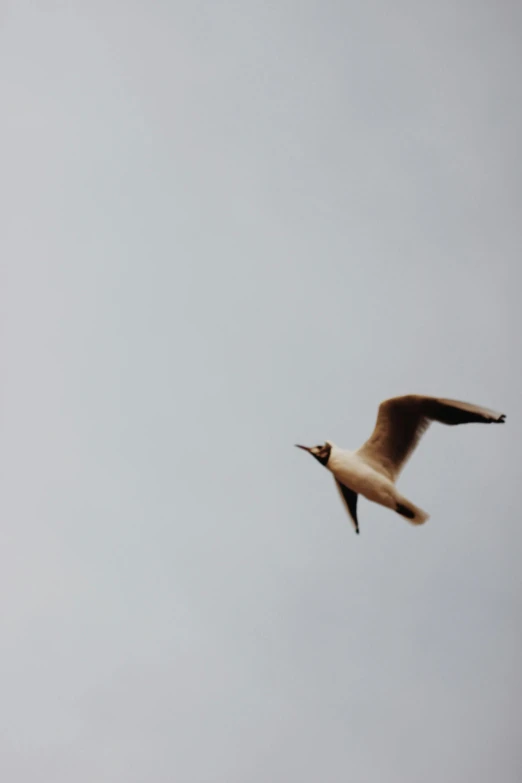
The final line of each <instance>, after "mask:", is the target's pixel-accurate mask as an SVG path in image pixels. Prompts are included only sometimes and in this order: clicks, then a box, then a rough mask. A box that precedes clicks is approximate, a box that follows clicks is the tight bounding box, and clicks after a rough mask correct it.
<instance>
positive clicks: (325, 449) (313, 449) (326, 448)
mask: <svg viewBox="0 0 522 783" xmlns="http://www.w3.org/2000/svg"><path fill="white" fill-rule="evenodd" d="M296 447H297V448H298V449H303V451H307V452H308V453H309V454H311V455H312V457H315V458H316V460H318V462H320V463H321V465H324V466H325V467H326V466H327V465H328V460H329V459H330V452H331V451H332V444H331V443H330V442H329V441H326V443H325V444H324V445H323V446H300V445H299V444H298V443H296Z"/></svg>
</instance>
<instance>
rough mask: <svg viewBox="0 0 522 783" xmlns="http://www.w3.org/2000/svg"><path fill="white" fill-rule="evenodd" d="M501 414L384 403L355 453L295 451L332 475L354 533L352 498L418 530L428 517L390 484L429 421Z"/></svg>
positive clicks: (453, 403) (403, 401)
mask: <svg viewBox="0 0 522 783" xmlns="http://www.w3.org/2000/svg"><path fill="white" fill-rule="evenodd" d="M505 418H506V417H505V416H504V414H499V413H495V412H494V411H491V410H489V409H488V408H482V407H480V406H478V405H472V404H470V403H466V402H459V401H458V400H447V399H443V398H437V397H422V396H420V395H413V394H410V395H407V396H405V397H394V398H392V399H390V400H385V401H384V402H383V403H381V405H380V407H379V413H378V415H377V422H376V425H375V429H374V431H373V433H372V435H371V437H370V438H369V440H367V441H366V443H364V444H363V445H362V446H361V448H360V449H358V450H357V451H347V450H345V449H341V448H339V447H338V446H336V445H335V444H334V443H332V442H331V441H326V443H325V444H324V446H313V447H308V446H299V448H302V449H304V450H305V451H308V452H309V453H310V454H312V455H313V456H314V457H315V458H316V459H317V460H318V461H319V462H321V464H322V465H324V466H325V467H326V468H327V469H328V470H329V471H331V473H332V474H333V476H334V478H335V481H336V484H337V487H338V489H339V491H340V493H341V497H342V498H343V501H344V503H345V505H346V508H347V510H348V513H349V514H350V517H351V519H352V522H353V524H354V526H355V530H356V532H357V533H358V532H359V524H358V521H357V497H358V495H363V496H364V497H365V498H367V499H368V500H371V501H373V502H374V503H378V504H379V505H381V506H386V507H387V508H391V509H393V510H394V511H396V512H397V513H398V514H401V515H402V516H404V517H406V518H407V519H408V520H409V521H410V522H411V523H412V524H415V525H420V524H422V523H423V522H426V520H427V519H429V516H428V514H427V513H426V512H425V511H422V509H420V508H418V507H417V506H415V505H414V504H413V503H411V501H409V500H407V499H406V498H404V497H403V496H402V495H401V494H400V492H399V491H398V489H397V487H396V485H395V482H396V480H397V478H398V477H399V474H400V472H401V470H402V468H403V467H404V464H405V463H406V461H407V460H408V458H409V457H410V456H411V454H412V452H413V451H414V449H415V447H416V445H417V443H418V442H419V440H420V438H421V436H422V435H423V433H424V432H425V431H426V430H427V428H428V427H429V425H430V423H431V422H432V421H439V422H441V423H442V424H449V425H455V424H466V423H470V422H482V423H492V422H495V423H499V424H500V423H503V422H504V421H505Z"/></svg>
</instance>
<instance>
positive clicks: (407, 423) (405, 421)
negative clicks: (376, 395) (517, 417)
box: [357, 394, 506, 481]
mask: <svg viewBox="0 0 522 783" xmlns="http://www.w3.org/2000/svg"><path fill="white" fill-rule="evenodd" d="M505 418H506V417H505V415H504V414H503V413H495V412H494V411H491V410H489V409H488V408H482V407H481V406H479V405H472V404H471V403H468V402H459V401H458V400H445V399H443V398H439V397H423V396H421V395H418V394H409V395H407V396H405V397H392V398H391V399H390V400H385V401H384V402H382V403H381V405H380V406H379V412H378V414H377V422H376V424H375V429H374V431H373V433H372V435H371V437H370V438H369V439H368V440H367V441H366V443H364V444H363V445H362V446H361V448H360V449H359V450H358V451H357V455H358V456H359V457H361V458H362V459H364V460H365V461H366V462H369V463H370V464H371V465H372V467H374V468H376V470H379V471H380V472H381V473H385V474H386V475H387V476H388V477H389V478H390V479H392V481H395V480H396V479H397V477H398V476H399V473H400V472H401V470H402V468H403V467H404V465H405V463H406V461H407V460H408V458H409V457H410V456H411V454H412V453H413V450H414V449H415V447H416V445H417V443H418V442H419V440H420V438H421V437H422V435H423V434H424V432H426V430H427V429H428V427H429V425H430V424H431V422H432V421H439V422H441V423H442V424H450V425H454V424H468V423H470V422H482V423H484V424H490V423H492V422H495V423H498V424H502V423H503V422H504V421H505Z"/></svg>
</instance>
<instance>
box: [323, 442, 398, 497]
mask: <svg viewBox="0 0 522 783" xmlns="http://www.w3.org/2000/svg"><path fill="white" fill-rule="evenodd" d="M328 469H329V470H331V472H332V473H333V474H334V476H335V478H336V479H337V480H338V481H340V482H341V484H344V485H345V486H346V487H349V488H350V489H351V490H353V491H354V492H357V493H359V494H360V495H364V497H365V498H367V499H368V500H372V501H373V502H374V503H380V504H381V505H383V506H389V507H390V508H394V507H395V494H396V490H395V486H394V484H393V483H392V482H391V481H390V480H389V479H388V478H386V476H383V475H382V474H381V473H378V472H377V471H376V470H374V469H373V468H372V467H371V466H370V465H368V464H367V463H365V462H363V460H361V459H359V458H358V457H355V456H354V455H352V454H346V455H345V454H343V455H333V454H332V455H331V457H330V459H329V461H328Z"/></svg>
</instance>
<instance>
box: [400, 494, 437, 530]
mask: <svg viewBox="0 0 522 783" xmlns="http://www.w3.org/2000/svg"><path fill="white" fill-rule="evenodd" d="M395 511H396V512H397V514H400V515H401V516H403V517H406V519H407V520H408V522H411V524H412V525H422V524H424V522H426V521H427V520H428V519H429V518H430V515H429V514H426V512H425V511H423V510H422V509H421V508H418V506H415V505H414V504H413V503H411V502H410V501H409V500H406V498H400V500H399V501H398V502H397V505H396V507H395Z"/></svg>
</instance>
